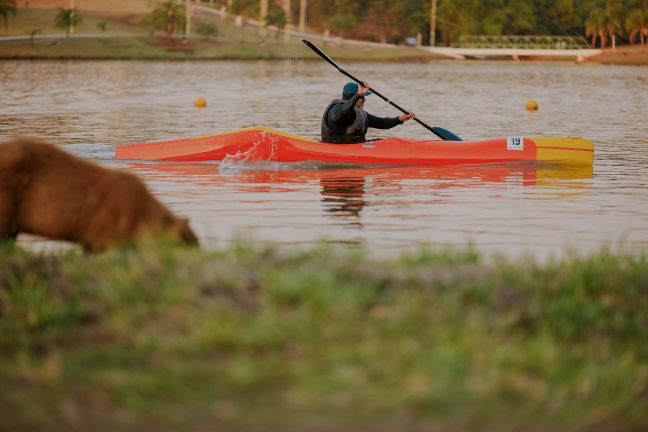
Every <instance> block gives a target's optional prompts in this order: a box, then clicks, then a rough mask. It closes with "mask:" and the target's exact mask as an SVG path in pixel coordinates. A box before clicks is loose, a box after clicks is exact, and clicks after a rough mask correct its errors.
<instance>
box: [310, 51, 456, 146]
mask: <svg viewBox="0 0 648 432" xmlns="http://www.w3.org/2000/svg"><path fill="white" fill-rule="evenodd" d="M302 42H304V43H305V44H306V45H307V46H308V47H309V48H310V49H312V50H313V51H315V52H316V53H317V54H318V55H319V56H320V57H322V58H323V59H324V60H326V61H327V62H329V63H330V64H331V65H333V67H334V68H336V69H337V70H339V71H340V72H342V74H344V75H346V76H348V77H349V78H351V79H352V80H353V81H355V82H357V83H358V84H360V85H364V83H363V82H362V81H360V80H359V79H358V78H356V77H354V76H353V75H351V74H350V73H349V72H347V71H345V70H344V69H342V68H341V67H340V66H338V65H337V63H335V62H334V61H333V60H332V59H331V58H330V57H329V56H327V55H326V54H325V53H324V52H323V51H322V50H321V49H319V47H317V45H315V44H314V43H312V42H311V41H309V40H306V39H302ZM370 90H371V91H372V92H373V94H375V95H376V96H378V97H379V98H381V99H382V100H384V101H385V102H387V103H388V104H390V105H391V106H393V107H394V108H396V109H398V110H400V111H401V112H403V113H405V114H409V112H408V111H406V110H405V109H403V108H401V107H400V106H398V105H397V104H396V103H394V102H392V101H391V100H389V99H387V98H386V97H385V96H383V95H382V94H380V93H379V92H378V91H376V89H374V88H373V87H371V88H370ZM413 120H414V121H415V122H417V123H418V124H420V125H421V126H423V127H424V128H426V129H427V130H429V131H431V132H432V133H434V134H435V135H436V136H438V137H439V138H441V139H443V140H446V141H461V138H459V137H458V136H457V135H455V134H453V133H452V132H450V131H449V130H446V129H443V128H440V127H437V126H429V125H427V124H426V123H423V122H422V121H421V120H419V119H418V118H416V117H414V119H413Z"/></svg>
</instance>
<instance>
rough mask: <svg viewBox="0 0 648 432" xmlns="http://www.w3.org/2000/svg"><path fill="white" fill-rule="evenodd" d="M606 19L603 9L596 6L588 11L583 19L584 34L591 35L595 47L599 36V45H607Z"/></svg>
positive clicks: (603, 46)
mask: <svg viewBox="0 0 648 432" xmlns="http://www.w3.org/2000/svg"><path fill="white" fill-rule="evenodd" d="M606 24H607V20H606V14H605V10H604V9H601V8H597V9H594V10H592V12H590V14H589V16H588V17H587V20H586V21H585V36H591V37H592V46H593V47H596V41H597V39H598V38H601V47H602V48H605V46H606V45H607V28H606Z"/></svg>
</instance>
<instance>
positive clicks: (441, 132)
mask: <svg viewBox="0 0 648 432" xmlns="http://www.w3.org/2000/svg"><path fill="white" fill-rule="evenodd" d="M432 129H434V133H436V134H437V135H438V136H439V137H441V138H442V139H444V140H446V141H463V140H462V139H461V138H459V137H458V136H457V135H455V134H453V133H452V132H450V131H449V130H448V129H443V128H442V127H438V126H434V127H432Z"/></svg>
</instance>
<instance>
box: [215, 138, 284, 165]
mask: <svg viewBox="0 0 648 432" xmlns="http://www.w3.org/2000/svg"><path fill="white" fill-rule="evenodd" d="M278 140H279V138H278V137H277V135H275V134H273V133H272V132H271V131H270V130H267V129H260V130H259V136H258V137H257V139H256V140H254V142H253V143H252V146H251V147H250V148H249V149H247V150H246V151H243V152H241V151H239V152H236V153H235V154H233V155H230V154H228V155H227V156H225V157H224V158H223V160H222V161H221V162H220V167H221V169H222V168H229V167H231V166H233V165H238V164H248V163H250V162H260V161H268V162H270V161H273V160H274V159H275V158H276V157H277V147H278ZM268 145H269V146H270V155H269V156H268V157H267V158H266V157H263V150H264V148H265V146H268ZM259 153H260V154H259Z"/></svg>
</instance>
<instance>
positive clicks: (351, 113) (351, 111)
mask: <svg viewBox="0 0 648 432" xmlns="http://www.w3.org/2000/svg"><path fill="white" fill-rule="evenodd" d="M359 97H360V95H359V94H357V93H356V94H355V95H354V96H353V97H351V98H350V99H336V100H334V101H333V102H331V103H330V104H329V106H328V107H327V108H326V111H324V116H322V141H324V142H330V143H336V144H349V143H358V142H365V141H366V140H367V139H366V138H365V134H366V133H367V129H368V128H370V127H372V128H376V129H391V128H393V127H394V126H398V125H400V124H403V122H402V121H400V120H399V119H398V117H376V116H375V115H372V114H369V113H368V112H366V111H365V113H366V115H367V121H366V122H365V124H364V127H363V128H360V130H356V131H353V132H352V133H349V132H347V129H348V128H349V127H350V126H351V125H353V123H354V122H355V121H356V109H355V108H356V103H357V102H358V98H359ZM358 109H361V108H358Z"/></svg>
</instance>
